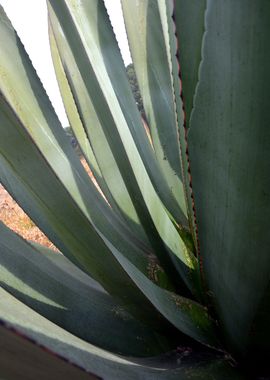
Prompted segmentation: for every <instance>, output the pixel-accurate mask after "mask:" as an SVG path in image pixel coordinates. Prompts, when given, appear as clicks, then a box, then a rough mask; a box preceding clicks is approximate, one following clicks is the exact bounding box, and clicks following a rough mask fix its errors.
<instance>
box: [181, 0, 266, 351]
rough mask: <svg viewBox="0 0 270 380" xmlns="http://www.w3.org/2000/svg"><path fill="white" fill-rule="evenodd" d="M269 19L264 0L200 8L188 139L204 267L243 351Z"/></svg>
mask: <svg viewBox="0 0 270 380" xmlns="http://www.w3.org/2000/svg"><path fill="white" fill-rule="evenodd" d="M269 17H270V3H269V1H265V0H262V1H256V2H254V1H245V2H243V1H239V2H235V1H233V0H228V1H222V0H215V1H211V0H210V1H208V2H207V12H206V34H205V38H204V42H203V61H202V65H201V69H200V78H199V86H198V89H197V92H196V97H195V103H194V111H193V115H192V118H191V124H190V130H189V137H188V141H189V147H190V149H189V150H190V158H191V169H192V179H193V188H194V195H195V203H196V209H197V212H198V229H199V242H200V247H201V254H202V260H203V269H204V272H205V274H206V278H207V281H208V286H209V289H210V291H211V294H212V300H213V303H214V305H215V307H216V310H217V313H218V316H219V319H220V323H221V326H222V328H223V331H224V335H225V336H226V338H227V341H228V344H229V345H230V346H232V347H233V349H234V350H235V351H237V352H238V353H241V354H243V353H244V352H245V351H246V349H247V346H248V343H249V339H251V337H252V335H253V332H254V333H255V336H256V330H257V329H260V326H258V325H256V323H253V322H255V321H254V318H255V317H256V313H257V311H258V309H259V305H260V303H261V298H262V297H263V295H264V292H265V291H266V289H267V286H268V284H269V271H270V255H269V246H270V235H269V228H268V223H269V218H270V193H269V189H270V176H269V162H270V150H269V146H270V129H269V125H270V112H269V101H268V95H267V94H269V91H270V71H269V67H270V49H269V48H268V46H269V37H270V24H269ZM269 306H270V303H269V299H268V306H267V308H266V309H265V314H264V318H265V321H268V320H269V311H270V308H269ZM264 326H265V329H266V330H265V331H264V334H265V337H266V336H267V335H268V336H269V323H268V322H267V323H265V325H264ZM257 343H258V347H259V346H260V342H257ZM258 347H257V348H258Z"/></svg>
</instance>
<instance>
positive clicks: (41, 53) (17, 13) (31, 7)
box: [0, 0, 131, 127]
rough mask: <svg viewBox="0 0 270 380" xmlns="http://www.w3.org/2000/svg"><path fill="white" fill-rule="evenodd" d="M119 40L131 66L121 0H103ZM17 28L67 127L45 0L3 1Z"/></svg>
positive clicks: (59, 115)
mask: <svg viewBox="0 0 270 380" xmlns="http://www.w3.org/2000/svg"><path fill="white" fill-rule="evenodd" d="M89 1H91V0H89ZM104 1H105V4H106V7H107V9H108V13H109V15H110V19H111V22H112V25H113V28H114V31H115V34H116V36H117V39H118V43H119V46H120V49H121V51H122V55H123V58H124V61H125V64H126V65H128V64H129V63H130V62H131V58H130V53H129V48H128V43H127V39H126V32H125V26H124V22H123V18H122V10H121V4H120V0H104ZM0 4H1V5H2V6H3V7H4V9H5V11H6V13H7V15H8V17H9V18H10V20H11V22H12V24H13V26H14V28H15V29H16V31H17V33H18V34H19V36H20V38H21V40H22V42H23V44H24V46H25V49H26V51H27V52H28V54H29V56H30V58H31V60H32V63H33V65H34V67H35V68H36V70H37V73H38V75H39V77H40V79H41V81H42V82H43V85H44V87H45V88H46V91H47V93H48V95H49V97H50V99H51V101H52V103H53V105H54V108H55V110H56V112H57V114H58V117H59V119H60V121H61V123H62V125H63V126H64V127H66V126H68V124H69V123H68V120H67V117H66V114H65V110H64V107H63V103H62V100H61V96H60V93H59V89H58V85H57V82H56V78H55V75H54V69H53V63H52V60H51V55H50V47H49V40H48V33H47V9H46V0H0Z"/></svg>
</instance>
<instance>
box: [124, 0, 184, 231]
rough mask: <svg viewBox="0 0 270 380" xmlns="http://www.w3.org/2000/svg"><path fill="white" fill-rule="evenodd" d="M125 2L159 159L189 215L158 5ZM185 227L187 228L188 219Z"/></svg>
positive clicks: (150, 1)
mask: <svg viewBox="0 0 270 380" xmlns="http://www.w3.org/2000/svg"><path fill="white" fill-rule="evenodd" d="M121 2H122V8H123V13H124V19H125V25H126V30H127V36H128V40H129V47H130V50H131V55H132V60H133V63H134V67H135V71H136V77H137V79H138V84H139V87H140V93H141V96H142V100H143V104H144V109H145V112H146V117H147V122H148V124H149V127H150V130H151V138H152V141H153V146H154V151H155V155H156V157H157V160H158V162H159V165H160V167H161V169H162V173H163V175H164V177H165V178H166V180H167V182H168V185H169V187H170V189H171V191H172V193H173V195H174V197H175V199H176V201H177V203H178V205H179V206H180V208H181V209H182V211H183V212H184V214H185V215H186V204H185V197H184V189H183V185H182V182H181V162H180V147H179V139H178V133H177V121H176V119H175V112H174V93H173V87H172V80H171V70H170V66H169V64H168V60H167V55H166V45H165V38H166V36H165V33H166V32H165V33H164V31H163V29H162V23H161V19H160V14H159V8H158V2H157V1H156V0H141V1H130V0H122V1H121ZM182 223H184V224H186V225H187V221H185V219H184V218H183V220H182Z"/></svg>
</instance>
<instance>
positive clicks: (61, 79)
mask: <svg viewBox="0 0 270 380" xmlns="http://www.w3.org/2000/svg"><path fill="white" fill-rule="evenodd" d="M49 38H50V47H51V55H52V59H53V64H54V69H55V73H56V78H57V80H58V84H59V89H60V92H61V95H62V100H63V102H64V106H65V110H66V113H67V116H68V120H69V123H70V126H71V128H72V130H73V133H74V135H75V136H76V138H77V141H78V143H79V145H80V148H81V150H82V152H83V155H84V157H85V159H86V160H87V163H88V165H89V167H90V169H91V172H92V173H93V175H94V178H95V180H96V181H97V183H98V186H99V187H100V189H101V191H102V193H103V194H104V195H105V197H106V199H107V200H108V202H109V204H110V206H111V207H113V209H114V211H116V210H117V205H116V203H115V202H114V199H113V197H112V194H111V192H110V190H109V188H108V186H107V184H106V182H105V180H104V178H103V176H102V173H101V171H100V168H99V165H98V163H97V160H96V157H95V155H94V152H93V149H92V147H91V144H90V141H89V139H88V137H87V133H86V131H85V129H84V126H83V124H82V122H81V119H80V116H79V113H78V109H77V106H76V104H75V101H74V98H73V95H72V92H71V89H70V87H69V84H68V80H67V78H66V75H65V71H64V68H63V65H62V62H61V59H60V56H59V53H58V48H57V45H56V41H55V38H54V35H53V31H52V27H51V24H50V22H49ZM129 220H130V219H128V221H129ZM133 226H134V225H133ZM135 226H137V225H136V224H135Z"/></svg>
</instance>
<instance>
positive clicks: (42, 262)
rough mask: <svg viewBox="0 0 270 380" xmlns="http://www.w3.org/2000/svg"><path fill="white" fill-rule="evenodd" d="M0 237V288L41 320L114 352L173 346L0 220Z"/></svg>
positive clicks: (56, 257)
mask: <svg viewBox="0 0 270 380" xmlns="http://www.w3.org/2000/svg"><path fill="white" fill-rule="evenodd" d="M0 238H1V239H0V240H1V243H0V284H1V287H2V288H3V289H5V290H7V291H8V292H9V293H11V294H12V295H14V296H15V297H16V298H17V299H19V300H20V301H22V302H23V303H24V304H26V305H28V306H29V307H31V308H32V309H33V310H35V311H37V312H38V313H39V314H41V315H42V316H44V317H45V318H47V319H49V320H51V321H52V322H54V323H56V324H57V325H59V326H60V327H62V328H64V329H65V330H67V331H70V332H71V333H73V334H74V335H76V336H78V337H80V338H81V339H83V340H85V341H88V342H91V343H92V344H95V345H96V346H98V347H102V348H104V349H107V350H109V351H112V352H116V353H119V354H124V355H128V356H129V355H133V356H137V357H140V356H152V355H156V354H159V353H160V352H165V351H169V350H170V349H171V348H172V343H171V345H170V344H168V342H167V343H166V338H165V337H162V336H160V337H159V335H158V334H157V333H155V332H154V331H151V330H150V329H149V328H147V327H146V326H144V325H143V324H142V323H140V322H137V321H136V320H135V319H134V318H133V317H132V316H131V315H130V314H128V313H127V312H126V311H125V310H124V309H123V307H121V306H120V305H119V304H117V303H115V301H114V300H113V299H112V297H111V296H109V294H106V293H105V292H104V290H102V289H101V290H100V289H99V287H98V284H96V283H95V282H94V281H93V280H91V279H90V278H88V277H87V276H86V275H85V274H84V273H83V272H80V270H78V269H77V270H76V267H75V266H74V265H72V264H71V263H70V262H69V261H68V260H67V259H66V258H65V257H64V256H63V255H61V254H58V253H55V252H50V251H49V250H48V249H44V248H42V247H41V246H37V245H35V248H33V247H32V246H31V245H29V244H27V243H26V242H25V241H24V240H23V239H21V238H20V237H19V236H17V235H16V234H15V233H13V232H12V231H10V230H9V229H8V228H6V227H5V226H4V225H2V224H1V225H0ZM74 273H75V276H74ZM81 278H83V282H82V281H81ZM85 278H86V279H85ZM164 344H165V345H164Z"/></svg>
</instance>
